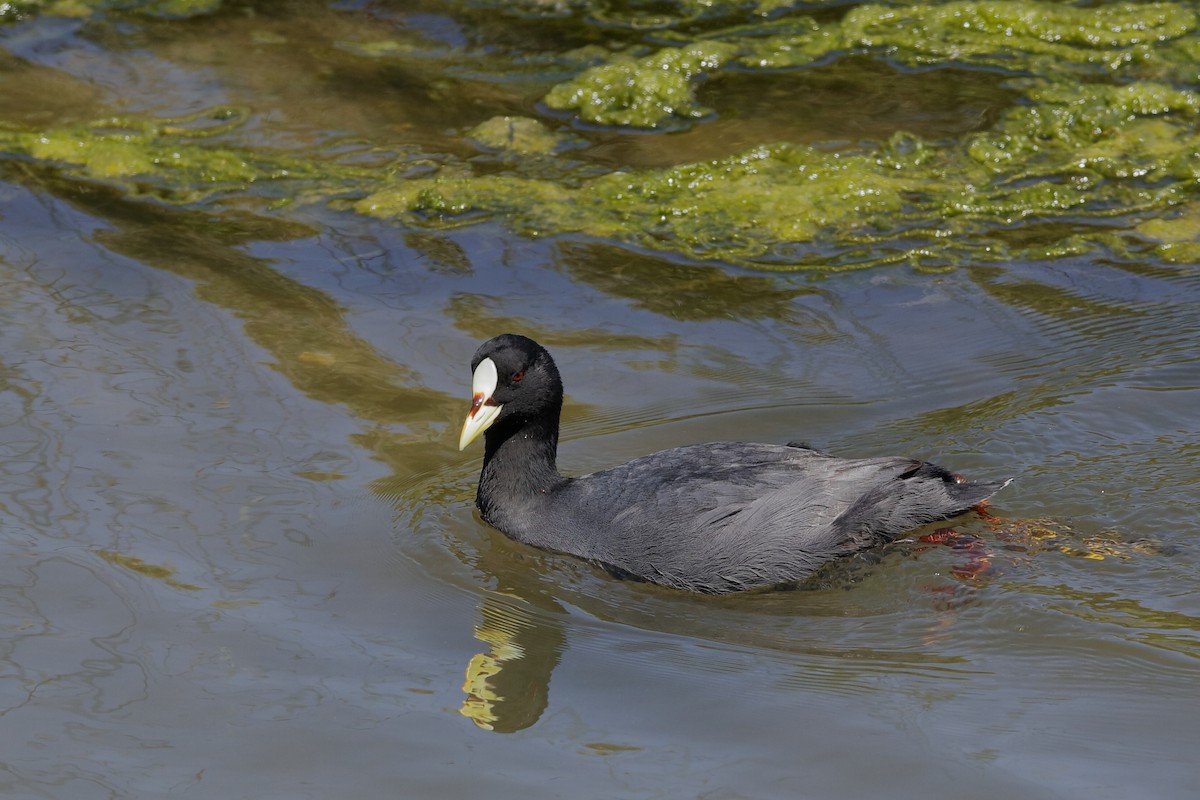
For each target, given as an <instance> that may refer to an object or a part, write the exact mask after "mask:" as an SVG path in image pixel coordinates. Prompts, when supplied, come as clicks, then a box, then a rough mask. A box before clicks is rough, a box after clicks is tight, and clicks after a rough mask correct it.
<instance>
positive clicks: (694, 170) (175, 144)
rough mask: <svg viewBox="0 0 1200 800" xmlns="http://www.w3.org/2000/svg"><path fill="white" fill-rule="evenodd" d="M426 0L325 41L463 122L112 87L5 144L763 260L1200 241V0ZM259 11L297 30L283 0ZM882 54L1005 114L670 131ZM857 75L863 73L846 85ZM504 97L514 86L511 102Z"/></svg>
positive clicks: (325, 200) (151, 11)
mask: <svg viewBox="0 0 1200 800" xmlns="http://www.w3.org/2000/svg"><path fill="white" fill-rule="evenodd" d="M304 5H305V4H298V6H304ZM308 5H309V7H310V8H311V7H313V6H312V4H308ZM382 5H384V6H386V5H387V4H382ZM410 5H411V4H410ZM418 6H419V10H420V11H421V12H422V13H426V14H437V15H440V16H441V17H443V18H445V19H446V20H449V21H451V22H452V23H453V24H454V25H456V26H457V30H459V31H462V32H464V33H463V35H460V36H446V37H443V38H440V39H439V38H437V37H431V36H430V35H429V33H428V31H419V30H415V29H412V28H409V29H405V28H401V27H397V26H394V25H393V26H387V25H378V26H370V25H353V26H347V27H346V28H345V29H344V30H342V31H331V32H330V38H329V40H328V41H327V42H326V43H325V44H324V45H323V46H324V47H326V48H327V50H328V52H327V53H325V54H324V57H325V58H326V60H327V61H329V62H330V63H331V64H332V66H331V67H330V69H331V70H336V71H357V72H358V73H359V74H365V75H371V76H388V75H390V76H395V75H405V76H414V75H422V76H436V77H434V78H429V77H424V78H422V80H423V81H425V83H424V84H423V85H424V86H426V87H427V89H428V96H429V97H430V102H432V103H434V104H443V105H445V106H447V107H449V106H457V107H461V108H464V109H467V110H466V111H463V112H462V113H458V114H457V115H456V117H455V119H456V120H460V122H459V124H457V125H453V126H451V127H449V128H446V127H441V128H438V129H437V130H436V131H433V130H429V129H422V128H421V126H420V125H418V124H413V123H412V122H411V121H410V120H406V119H396V120H395V124H394V126H392V127H391V128H377V129H372V130H371V131H370V132H369V133H367V134H364V135H359V136H357V137H352V138H353V141H352V143H349V144H348V139H347V138H346V137H342V138H336V137H330V138H329V139H328V140H327V141H324V142H315V143H306V144H305V145H304V146H298V147H282V146H280V145H279V144H278V143H277V142H274V141H271V140H270V137H263V136H262V130H263V127H264V126H265V125H268V124H269V123H268V122H265V121H264V120H266V119H268V118H269V116H270V113H269V112H270V109H267V108H259V107H255V106H254V101H253V100H250V101H249V102H248V104H247V105H239V104H229V103H221V104H215V105H212V106H210V107H207V108H205V109H203V110H202V111H200V112H195V113H191V114H188V115H183V116H179V115H175V116H163V115H159V114H152V113H125V112H120V111H118V110H117V108H119V107H120V106H121V105H122V104H120V103H117V102H114V103H112V104H111V106H112V107H111V108H110V107H109V105H108V104H106V103H105V102H104V101H103V100H102V101H101V102H100V103H99V106H100V108H101V110H102V111H103V112H109V111H111V112H112V113H104V114H103V115H102V116H100V117H95V118H88V119H77V120H65V119H53V120H51V121H50V124H44V125H38V124H36V122H37V121H38V120H37V118H36V115H33V114H25V115H23V116H22V115H17V116H18V119H12V118H4V119H2V120H0V152H2V155H3V157H4V158H6V159H9V160H13V161H16V162H19V163H24V164H30V165H34V166H45V167H49V168H52V169H55V170H59V171H62V172H63V173H65V174H67V175H71V176H75V177H77V178H78V179H79V180H87V181H102V182H106V183H109V184H114V185H117V186H119V187H121V189H122V190H123V191H125V192H127V193H128V194H129V195H130V196H133V197H144V198H147V199H148V200H152V201H154V202H166V203H181V204H208V205H213V206H221V205H236V206H239V207H243V208H244V207H245V206H247V205H254V206H257V207H259V208H260V209H261V210H262V212H263V213H285V214H286V213H288V208H289V207H295V206H296V205H297V204H324V205H332V206H333V207H335V208H338V209H343V210H346V211H350V212H352V213H358V214H364V215H369V216H372V217H378V218H382V219H387V220H395V221H396V222H397V223H399V224H402V225H404V226H407V227H411V228H436V227H444V226H454V225H469V224H473V223H476V222H478V221H480V220H485V219H491V220H494V219H500V220H503V221H504V222H505V223H506V224H507V225H509V226H510V227H511V228H512V229H513V230H514V231H517V232H519V233H522V234H525V235H529V236H553V235H573V236H577V237H578V236H581V237H585V238H592V239H598V240H604V241H608V242H615V243H618V244H621V245H624V246H628V247H631V248H636V249H645V250H652V251H657V252H663V253H668V254H674V255H677V256H679V257H681V258H683V259H687V260H696V261H715V262H723V263H728V264H733V265H738V266H744V267H753V268H758V269H771V270H801V269H807V270H820V271H828V270H840V269H853V268H863V267H870V266H877V265H882V264H895V263H900V264H908V265H910V266H912V267H915V268H918V269H922V270H929V271H938V270H945V269H953V268H956V267H958V266H961V265H965V264H980V263H989V262H1002V261H1005V260H1010V259H1021V258H1055V257H1068V256H1071V255H1078V254H1084V253H1096V252H1100V253H1103V252H1105V251H1108V252H1112V253H1116V254H1120V255H1121V256H1123V257H1128V256H1130V255H1134V256H1140V255H1144V256H1145V257H1147V258H1154V259H1159V260H1164V261H1169V262H1180V263H1195V262H1197V261H1200V200H1198V195H1200V132H1198V128H1200V125H1198V115H1200V91H1197V88H1196V87H1197V86H1198V85H1200V20H1198V11H1197V7H1196V5H1195V4H1192V3H1144V4H1133V3H1099V4H1093V5H1089V6H1087V7H1083V6H1073V5H1069V4H1063V3H1054V2H1026V1H1020V2H1001V1H999V0H987V1H977V0H959V1H958V2H949V3H925V4H909V3H897V4H892V5H887V4H868V5H850V6H845V5H836V6H835V5H832V4H830V5H822V4H812V3H808V4H789V3H784V2H771V3H757V4H755V3H751V4H744V3H739V4H733V3H721V2H695V3H693V2H673V3H672V2H667V3H663V2H654V3H649V2H630V3H624V4H607V5H601V4H596V3H572V2H559V3H544V2H537V1H536V0H527V2H518V3H480V2H473V3H468V2H459V3H455V2H447V3H440V4H433V3H426V4H418ZM252 9H253V6H247V5H246V4H234V3H224V4H223V3H220V2H216V0H206V1H204V2H191V3H189V2H183V0H172V1H171V2H167V1H165V0H160V2H134V1H133V0H125V2H117V1H116V0H113V1H111V2H85V0H60V1H59V2H24V3H20V2H18V3H9V4H0V15H2V16H0V20H3V21H5V22H9V23H14V22H18V21H19V20H20V19H22V18H23V17H28V16H30V15H60V16H62V17H63V19H69V20H83V25H84V28H83V31H84V33H83V35H84V36H87V35H88V34H87V31H88V30H89V28H88V26H92V28H95V29H106V30H114V29H119V26H125V27H126V28H128V27H129V26H134V27H137V26H142V27H143V28H151V29H153V30H154V31H155V32H156V33H155V35H156V36H158V37H160V38H167V39H170V38H172V37H180V36H185V35H186V36H192V37H196V36H200V35H202V34H204V33H205V32H206V31H211V35H212V36H222V35H228V34H227V33H226V31H228V30H229V27H230V26H231V25H235V24H236V25H240V26H243V27H251V28H253V27H254V26H255V25H260V26H261V25H264V23H263V21H262V20H261V19H260V18H258V17H255V16H254V15H251V14H249V13H248V11H249V10H252ZM322 12H323V13H325V14H329V13H333V12H330V11H329V10H328V9H326V8H323V9H322ZM340 13H341V14H342V15H343V16H347V15H353V14H354V13H356V12H355V11H354V9H353V8H351V9H348V10H343V11H340ZM105 26H108V27H107V28H106V27H105ZM113 26H117V27H113ZM0 30H2V28H0ZM514 30H517V31H530V32H534V35H530V36H528V37H527V38H526V37H522V36H520V35H513V33H512V31H514ZM339 34H341V35H342V38H335V37H338V36H339ZM110 35H111V34H110ZM249 35H250V36H252V37H253V41H254V42H256V44H259V45H263V46H270V45H272V44H274V45H275V46H278V47H286V46H287V44H288V42H287V39H288V33H287V28H286V26H283V27H281V26H280V25H279V24H276V25H275V26H274V27H269V28H268V27H261V28H259V29H255V30H254V31H253V33H252V34H249ZM7 59H8V60H7V62H6V63H4V64H0V67H2V68H3V72H0V76H3V77H4V79H5V80H7V81H9V82H12V81H18V80H21V64H20V59H19V58H18V57H15V56H8V57H7ZM856 59H857V60H859V61H860V62H862V61H866V62H870V63H872V64H876V65H884V67H885V68H886V70H888V71H889V72H891V73H894V74H896V75H898V76H900V79H901V80H903V78H904V76H914V77H915V76H928V75H930V74H933V75H935V76H936V75H941V76H942V77H944V79H945V80H946V81H948V82H949V81H955V80H962V79H964V77H963V76H975V78H973V79H978V80H982V81H986V82H989V86H991V87H992V89H991V95H990V100H989V104H988V105H989V111H988V114H986V115H985V116H986V119H985V120H984V122H983V123H982V124H981V125H979V126H976V127H974V128H973V129H970V130H965V131H957V132H954V133H951V134H949V135H930V134H929V133H922V132H921V131H919V130H909V129H905V128H903V127H899V128H896V129H894V130H891V131H890V132H888V133H887V134H886V135H878V136H872V135H866V136H861V135H846V136H839V137H828V138H827V139H824V140H816V141H813V140H811V137H808V136H805V135H803V133H802V132H803V129H804V125H805V118H804V115H805V98H804V96H803V95H802V94H800V96H796V97H791V98H789V99H790V102H788V103H786V104H785V106H786V107H783V108H781V109H779V110H777V111H772V110H770V109H768V110H766V111H763V110H762V109H759V110H758V111H757V113H756V115H755V118H750V119H742V120H739V122H741V123H742V124H744V126H746V129H747V130H750V131H751V132H753V133H754V134H757V135H760V136H761V137H762V138H754V139H752V141H750V142H749V143H747V142H746V141H744V137H743V141H742V142H741V146H739V147H738V148H737V149H736V151H734V152H725V153H721V155H719V157H712V158H700V159H697V160H682V161H672V160H671V159H670V158H664V157H663V155H662V154H664V153H669V152H670V151H671V149H672V145H673V143H676V142H683V141H685V140H686V141H692V142H694V141H697V140H704V139H705V137H706V136H711V139H710V140H709V141H708V142H707V144H708V147H707V151H709V152H714V151H715V152H720V147H719V144H720V138H721V136H722V135H723V134H722V132H721V131H722V128H721V125H722V123H723V122H726V121H729V120H731V119H734V118H735V117H736V115H737V114H738V113H739V112H738V111H736V110H734V109H733V108H731V106H730V98H736V97H737V96H738V92H739V88H738V87H739V85H746V86H750V85H751V84H750V83H749V82H750V81H756V83H754V84H753V85H754V86H758V87H761V86H762V85H764V83H763V81H764V80H765V81H767V85H770V84H771V83H774V84H777V85H784V84H785V83H786V81H788V80H790V79H792V78H794V77H796V76H803V75H804V74H805V73H806V72H808V73H814V74H816V73H818V72H819V71H821V70H828V69H830V67H831V65H837V64H840V63H846V62H848V61H851V60H856ZM863 74H864V75H866V76H868V77H869V76H871V75H877V74H878V71H875V72H872V71H869V70H868V71H864V72H863ZM722 87H724V88H722ZM3 88H4V83H3V82H0V91H2V90H3ZM385 88H386V87H385V86H380V91H383V90H384V89H385ZM797 91H800V90H797ZM498 95H502V96H503V97H504V102H501V103H497V102H496V101H495V98H496V96H498ZM481 98H483V99H482V100H481ZM708 98H715V100H716V102H711V105H710V104H709V103H710V101H709V100H708ZM854 98H855V87H854V86H853V85H850V86H848V87H847V89H846V105H847V110H849V109H850V108H852V107H853V105H854V103H855V102H856V101H855V99H854ZM263 102H264V103H266V101H263ZM500 107H502V108H503V109H504V110H507V111H509V112H510V113H493V112H495V111H497V110H498V109H499V108H500ZM472 108H474V109H479V111H478V112H477V113H476V114H475V116H476V117H479V118H478V119H473V118H472V114H471V113H470V109H472ZM741 113H744V112H741ZM330 127H331V129H332V128H336V127H338V122H337V121H336V120H330ZM710 131H711V134H709V133H708V132H710ZM639 137H640V138H642V139H645V138H646V137H652V138H653V140H654V141H655V144H654V145H653V147H655V148H657V151H658V152H659V154H660V155H659V158H658V163H655V164H652V165H646V164H638V163H631V162H622V160H620V159H612V158H608V159H601V158H596V157H595V155H594V151H595V149H596V145H597V143H601V142H604V141H613V140H616V139H620V140H622V141H629V140H636V139H638V138H639ZM701 149H704V148H701ZM685 152H686V151H685ZM664 160H665V161H666V162H667V163H663V162H664Z"/></svg>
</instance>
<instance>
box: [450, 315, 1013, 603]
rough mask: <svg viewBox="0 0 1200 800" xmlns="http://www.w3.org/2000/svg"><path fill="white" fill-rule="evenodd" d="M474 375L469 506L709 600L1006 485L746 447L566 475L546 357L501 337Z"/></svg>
mask: <svg viewBox="0 0 1200 800" xmlns="http://www.w3.org/2000/svg"><path fill="white" fill-rule="evenodd" d="M471 370H472V392H473V395H474V397H473V400H472V406H471V411H470V414H469V415H468V417H467V420H466V422H465V424H464V425H463V429H462V435H461V437H460V440H459V446H460V448H462V447H466V445H467V444H469V443H470V442H471V441H472V440H473V439H475V438H476V437H477V436H478V435H479V434H480V433H484V434H485V442H486V447H485V451H484V457H483V470H482V472H481V473H480V476H479V491H478V494H477V498H476V502H477V504H478V506H479V508H480V510H481V511H482V513H483V517H484V519H486V520H487V521H488V522H490V523H491V524H492V525H494V526H496V527H497V528H499V529H500V530H501V531H503V532H504V533H506V534H508V535H509V536H511V537H512V538H514V539H517V540H519V541H521V542H525V543H527V544H530V545H534V546H536V547H542V548H545V549H548V550H554V551H559V552H563V553H570V554H572V555H576V556H580V557H582V558H585V559H588V560H590V561H593V562H596V563H599V564H601V565H603V566H605V567H606V568H607V569H609V571H611V572H613V573H614V574H616V575H619V576H622V577H630V578H635V579H639V580H645V581H652V582H654V583H660V584H663V585H666V586H672V587H676V588H681V589H689V590H692V591H697V592H709V593H721V592H733V591H739V590H743V589H751V588H756V587H764V586H775V585H780V584H793V583H796V582H798V581H801V580H803V579H804V578H806V577H807V576H808V575H810V574H811V573H812V572H813V571H814V570H815V569H817V568H818V567H819V566H820V565H821V564H823V563H824V562H826V561H828V560H830V559H833V558H836V557H839V556H844V555H848V554H851V553H854V552H857V551H859V550H862V549H864V548H868V547H872V546H875V545H878V544H881V543H884V542H887V541H890V540H892V539H894V538H896V537H897V536H899V535H900V534H902V533H904V532H905V531H907V530H910V529H912V528H914V527H916V526H918V525H921V524H924V523H926V522H932V521H934V520H939V519H946V518H948V517H952V516H955V515H957V514H960V513H962V512H964V511H966V510H968V509H969V508H971V507H972V506H974V505H976V504H978V503H981V502H983V501H984V500H986V499H987V498H989V497H991V495H992V494H994V493H995V492H996V491H998V490H999V489H1001V488H1002V487H1003V486H1004V485H1005V483H1003V482H997V483H969V482H965V481H963V480H962V479H961V478H959V477H957V476H955V475H953V474H952V473H950V472H949V471H947V470H945V469H943V468H942V467H939V466H936V465H934V464H930V463H928V462H923V461H916V460H913V459H908V458H899V457H892V458H871V459H841V458H834V457H833V456H830V455H827V454H825V453H821V452H818V451H816V450H812V449H809V448H807V447H803V446H800V445H772V444H751V443H743V442H719V443H710V444H702V445H693V446H689V447H678V448H675V449H673V450H664V451H662V452H659V453H654V454H651V455H648V456H643V457H641V458H637V459H634V460H633V461H630V462H628V463H626V464H622V465H621V466H618V467H613V468H612V469H608V470H604V471H602V472H596V473H592V474H590V475H585V476H583V477H580V478H567V477H564V476H562V475H560V474H559V472H558V469H557V466H556V453H557V449H558V424H559V414H560V412H561V410H562V400H563V387H562V381H561V379H560V378H559V374H558V369H557V367H556V366H555V364H554V361H553V360H552V359H551V358H550V354H549V353H547V352H546V350H545V349H544V348H543V347H541V345H539V344H538V343H537V342H534V341H533V340H531V339H527V338H525V337H524V336H516V335H513V334H504V335H502V336H497V337H495V338H494V339H491V340H489V341H487V342H485V343H484V344H483V345H482V346H481V347H480V348H479V350H478V351H476V353H475V357H474V358H473V359H472V361H471Z"/></svg>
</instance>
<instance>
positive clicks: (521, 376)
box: [512, 372, 525, 383]
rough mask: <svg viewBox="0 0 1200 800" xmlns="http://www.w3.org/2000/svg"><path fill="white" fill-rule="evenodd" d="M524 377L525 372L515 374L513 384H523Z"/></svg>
mask: <svg viewBox="0 0 1200 800" xmlns="http://www.w3.org/2000/svg"><path fill="white" fill-rule="evenodd" d="M524 377H525V373H524V372H514V373H513V376H512V382H513V383H520V382H521V378H524Z"/></svg>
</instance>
